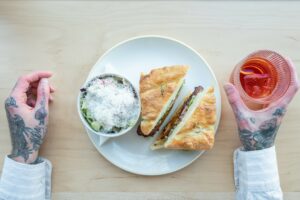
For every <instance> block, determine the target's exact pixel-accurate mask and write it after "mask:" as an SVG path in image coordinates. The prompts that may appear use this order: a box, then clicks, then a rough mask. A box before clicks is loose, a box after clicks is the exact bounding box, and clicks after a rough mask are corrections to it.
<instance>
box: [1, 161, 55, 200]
mask: <svg viewBox="0 0 300 200" xmlns="http://www.w3.org/2000/svg"><path fill="white" fill-rule="evenodd" d="M41 160H42V162H41V163H38V164H31V165H29V164H23V163H19V162H16V161H14V160H12V159H10V158H9V157H7V156H6V158H5V161H4V166H3V171H2V177H1V181H0V199H1V198H4V199H15V200H18V199H30V200H34V199H38V200H41V199H47V200H48V199H51V171H52V165H51V163H50V161H48V160H47V159H44V158H41Z"/></svg>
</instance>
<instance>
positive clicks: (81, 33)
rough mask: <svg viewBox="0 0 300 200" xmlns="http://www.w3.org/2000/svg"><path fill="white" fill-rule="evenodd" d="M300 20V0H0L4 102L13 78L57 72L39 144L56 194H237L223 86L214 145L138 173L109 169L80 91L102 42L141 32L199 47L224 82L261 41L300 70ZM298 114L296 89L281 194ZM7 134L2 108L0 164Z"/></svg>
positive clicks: (298, 179)
mask: <svg viewBox="0 0 300 200" xmlns="http://www.w3.org/2000/svg"><path fill="white" fill-rule="evenodd" d="M299 18H300V2H286V3H285V2H278V1H276V2H257V1H255V2H238V1H233V2H229V1H224V2H196V1H186V2H184V1H182V2H180V1H171V2H159V1H154V2H150V1H144V2H140V1H128V2H126V1H120V2H118V1H112V2H105V1H99V2H97V1H89V2H83V1H73V2H72V1H65V2H64V1H54V2H50V1H42V2H38V1H26V2H24V1H18V2H12V1H1V2H0V101H1V102H3V101H4V99H5V97H7V95H8V94H9V91H10V89H11V88H12V87H13V85H14V82H15V81H16V79H17V78H18V76H20V75H22V74H26V73H28V72H31V71H33V70H51V71H53V72H54V73H55V76H54V77H53V78H52V79H51V83H52V84H53V85H54V86H55V87H56V88H57V92H56V93H55V102H54V103H53V104H52V105H51V116H50V124H49V132H48V134H47V137H46V141H45V143H44V145H43V147H42V151H41V155H42V156H45V157H46V158H48V159H49V160H51V161H52V164H53V166H54V168H53V179H52V180H53V199H96V198H97V199H122V200H124V199H233V195H234V193H233V192H234V183H233V163H232V153H233V150H234V149H236V148H237V147H239V146H240V143H239V139H238V135H237V131H236V124H235V121H234V118H233V114H232V111H231V109H230V107H229V105H228V102H227V100H226V98H225V96H224V92H223V91H222V96H223V102H222V106H223V108H222V119H221V123H220V127H219V131H218V134H217V137H216V143H215V147H214V149H213V150H211V151H209V152H207V153H205V154H204V155H203V156H201V158H199V159H198V160H197V161H196V162H194V163H193V164H192V165H190V166H189V167H186V168H185V169H183V170H181V171H179V172H176V173H173V174H170V175H165V176H158V177H143V176H137V175H134V174H130V173H127V172H125V171H122V170H121V169H119V168H117V167H115V166H114V165H112V164H111V163H109V162H108V161H106V160H105V159H104V158H103V157H102V156H101V155H100V154H99V153H98V152H97V151H96V149H95V148H94V147H93V145H92V144H91V142H90V141H89V139H88V137H87V135H86V134H85V132H84V129H83V127H82V125H81V123H80V120H79V117H78V115H77V111H76V95H77V93H78V89H79V87H80V86H81V84H82V83H83V81H84V80H85V78H86V76H87V74H88V73H89V70H90V69H91V66H92V65H93V64H94V63H95V62H96V60H97V59H98V58H99V57H100V56H101V55H102V54H103V53H104V52H105V51H106V50H107V49H109V48H110V47H111V46H113V45H115V44H116V43H118V42H120V41H122V40H124V39H127V38H129V37H133V36H138V35H144V34H159V35H165V36H170V37H174V38H176V39H178V40H181V41H183V42H185V43H187V44H189V45H190V46H192V47H193V48H195V49H196V50H197V51H198V52H200V53H201V54H202V55H203V56H204V57H205V58H206V59H207V61H208V62H209V63H210V65H211V66H212V68H213V70H214V72H215V73H216V76H217V78H218V80H219V82H220V85H221V84H222V83H224V82H226V81H227V80H228V78H229V74H230V72H231V70H232V68H233V66H234V65H235V64H236V63H237V62H238V61H239V60H240V59H241V58H243V57H244V56H245V55H247V54H248V53H250V52H252V51H254V50H257V49H273V50H276V51H279V52H280V53H282V54H284V55H286V56H289V57H290V58H291V59H292V60H293V61H294V62H295V64H296V66H298V73H299V72H300V54H299V50H300V20H299ZM199 77H201V75H199ZM299 119H300V96H299V95H298V96H296V98H295V99H294V100H293V102H292V103H291V105H290V107H289V110H288V113H287V114H286V116H285V119H284V122H283V124H282V126H281V128H280V130H279V135H278V137H277V140H276V146H277V155H278V163H279V172H280V179H281V186H282V189H283V191H284V192H285V195H286V198H285V199H299V198H300V193H298V192H300V159H299V158H300V156H299V155H300V148H299V141H300V134H299V130H300V123H299ZM8 132H9V130H8V127H7V122H6V116H5V112H4V109H1V110H0V133H1V134H0V157H1V159H0V166H2V164H3V159H2V158H3V157H4V156H5V155H6V154H7V153H8V152H9V151H10V148H11V145H10V137H9V133H8ZM103 192H105V193H103ZM106 192H108V193H106ZM117 192H126V193H117ZM135 192H139V193H135Z"/></svg>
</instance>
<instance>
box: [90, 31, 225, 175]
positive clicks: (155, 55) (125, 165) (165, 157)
mask: <svg viewBox="0 0 300 200" xmlns="http://www.w3.org/2000/svg"><path fill="white" fill-rule="evenodd" d="M175 64H185V65H189V66H190V70H189V71H188V74H187V76H186V81H185V85H184V87H183V89H182V91H181V92H180V96H179V98H178V100H177V101H176V103H175V105H174V107H173V109H172V111H171V113H173V112H174V110H175V109H176V107H177V106H178V105H179V103H180V102H181V101H182V100H183V97H184V96H186V95H187V94H188V93H189V92H191V91H193V89H194V87H195V86H198V85H202V86H204V87H208V86H214V88H215V95H216V100H217V121H216V129H217V128H218V125H219V121H220V114H221V95H220V89H219V86H218V82H217V80H216V77H215V75H214V73H213V71H212V70H211V68H210V67H209V65H208V63H207V62H206V61H205V60H204V59H203V58H202V57H201V55H200V54H199V53H197V52H196V51H195V50H193V49H192V48H190V47H188V46H187V45H185V44H183V43H182V42H179V41H177V40H174V39H171V38H167V37H161V36H142V37H136V38H131V39H129V40H126V41H124V42H121V43H119V44H117V45H116V46H114V47H113V48H111V49H110V50H108V51H107V52H106V53H105V54H104V55H103V56H102V57H100V59H99V60H98V61H97V63H96V64H95V66H94V67H93V68H92V70H91V72H90V74H89V76H88V79H87V80H89V79H90V78H92V77H94V76H96V75H99V74H100V73H101V72H102V71H103V68H104V67H105V66H107V65H112V66H113V67H114V68H115V69H116V70H117V71H118V72H119V74H121V75H123V76H125V77H126V78H127V79H128V80H130V81H131V82H132V84H133V85H134V86H135V87H136V88H137V89H138V88H139V85H138V84H139V78H140V73H141V72H145V73H148V72H149V71H150V70H151V69H153V68H155V67H161V66H168V65H175ZM169 117H170V115H169ZM169 117H168V118H167V119H169ZM136 127H137V126H136ZM136 127H135V128H133V130H132V131H131V132H129V133H127V134H125V135H123V136H120V137H116V138H113V139H110V140H108V141H107V142H106V143H105V144H103V145H101V146H99V145H98V144H99V136H98V135H95V134H93V133H90V132H89V131H88V130H87V133H88V135H89V138H90V139H91V141H92V142H93V144H94V146H95V147H96V148H97V150H98V151H99V153H100V154H102V155H103V156H104V157H105V158H106V159H107V160H109V161H110V162H111V163H113V164H114V165H116V166H118V167H120V168H121V169H123V170H126V171H128V172H131V173H135V174H140V175H163V174H168V173H171V172H175V171H177V170H180V169H182V168H184V167H186V166H188V165H189V164H191V163H192V162H193V161H195V160H196V159H197V158H198V157H199V156H200V155H201V154H202V153H203V152H204V151H180V150H156V151H152V150H151V149H150V145H151V144H152V142H153V140H154V138H153V137H150V138H149V137H148V138H144V137H141V136H138V135H137V134H136Z"/></svg>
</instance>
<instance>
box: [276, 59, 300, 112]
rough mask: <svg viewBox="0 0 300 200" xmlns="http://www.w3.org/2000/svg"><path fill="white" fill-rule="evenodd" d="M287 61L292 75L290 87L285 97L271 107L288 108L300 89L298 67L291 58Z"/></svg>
mask: <svg viewBox="0 0 300 200" xmlns="http://www.w3.org/2000/svg"><path fill="white" fill-rule="evenodd" d="M286 61H287V63H288V66H289V69H290V73H291V82H290V86H289V88H288V89H287V91H286V93H285V94H284V96H283V97H282V98H280V99H279V100H278V101H276V102H274V103H272V104H271V105H270V107H278V106H283V107H286V106H287V105H288V104H289V103H290V102H291V101H292V99H293V97H294V96H295V94H296V93H297V91H298V89H299V79H298V75H297V71H296V67H295V65H294V64H293V62H292V60H291V59H290V58H286Z"/></svg>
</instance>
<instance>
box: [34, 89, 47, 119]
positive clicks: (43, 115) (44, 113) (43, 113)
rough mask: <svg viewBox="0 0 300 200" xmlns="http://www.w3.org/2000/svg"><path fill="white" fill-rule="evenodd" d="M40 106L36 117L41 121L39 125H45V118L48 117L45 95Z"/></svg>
mask: <svg viewBox="0 0 300 200" xmlns="http://www.w3.org/2000/svg"><path fill="white" fill-rule="evenodd" d="M43 95H44V94H43ZM40 106H41V107H40V108H39V109H38V110H37V111H36V112H35V115H34V117H35V119H36V120H38V121H39V125H45V119H46V117H47V111H46V108H45V96H43V99H42V101H41V103H40Z"/></svg>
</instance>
